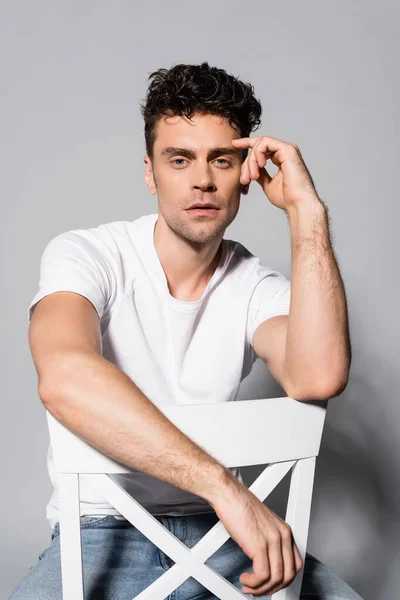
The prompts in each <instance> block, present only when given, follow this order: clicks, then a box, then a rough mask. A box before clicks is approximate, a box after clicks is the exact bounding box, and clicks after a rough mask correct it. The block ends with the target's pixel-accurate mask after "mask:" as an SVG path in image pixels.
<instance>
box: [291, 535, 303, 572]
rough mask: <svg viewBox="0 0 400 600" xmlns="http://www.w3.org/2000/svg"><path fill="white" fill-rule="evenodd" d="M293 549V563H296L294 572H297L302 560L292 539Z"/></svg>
mask: <svg viewBox="0 0 400 600" xmlns="http://www.w3.org/2000/svg"><path fill="white" fill-rule="evenodd" d="M293 550H294V559H295V565H296V573H298V572H299V571H301V569H302V568H303V566H304V561H303V559H302V558H301V554H300V552H299V549H298V547H297V546H296V544H295V542H294V541H293Z"/></svg>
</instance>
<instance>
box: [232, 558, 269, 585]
mask: <svg viewBox="0 0 400 600" xmlns="http://www.w3.org/2000/svg"><path fill="white" fill-rule="evenodd" d="M270 576H271V571H270V566H269V559H268V552H267V549H265V552H258V554H256V555H255V557H254V560H253V572H252V573H242V575H241V576H240V578H239V579H240V581H241V583H243V584H244V585H245V586H248V587H250V588H257V587H259V586H260V585H262V584H263V583H265V581H266V580H267V579H269V578H270Z"/></svg>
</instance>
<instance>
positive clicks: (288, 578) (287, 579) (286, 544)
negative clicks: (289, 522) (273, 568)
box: [282, 529, 297, 587]
mask: <svg viewBox="0 0 400 600" xmlns="http://www.w3.org/2000/svg"><path fill="white" fill-rule="evenodd" d="M286 531H287V533H285V534H283V536H285V537H282V555H283V561H284V575H283V587H287V586H288V585H290V584H291V583H292V581H293V580H294V578H295V577H296V575H297V569H296V560H295V550H294V546H295V544H294V539H293V534H292V531H291V530H290V529H289V530H286Z"/></svg>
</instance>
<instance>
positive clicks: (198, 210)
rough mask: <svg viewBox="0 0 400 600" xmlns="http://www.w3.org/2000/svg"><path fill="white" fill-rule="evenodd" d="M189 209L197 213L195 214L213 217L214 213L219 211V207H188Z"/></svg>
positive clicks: (190, 211)
mask: <svg viewBox="0 0 400 600" xmlns="http://www.w3.org/2000/svg"><path fill="white" fill-rule="evenodd" d="M187 211H188V212H189V213H192V214H195V215H207V216H209V217H211V216H212V215H216V214H217V213H218V212H219V208H209V207H206V208H197V207H194V208H188V209H187Z"/></svg>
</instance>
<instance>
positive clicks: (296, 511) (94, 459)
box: [46, 396, 327, 600]
mask: <svg viewBox="0 0 400 600" xmlns="http://www.w3.org/2000/svg"><path fill="white" fill-rule="evenodd" d="M326 406H327V401H325V402H324V401H318V402H307V403H305V402H298V401H296V400H294V399H293V398H288V397H286V396H285V397H282V398H265V399H260V400H242V401H235V402H229V403H217V404H210V405H204V404H201V405H200V404H195V405H167V406H164V407H160V410H162V412H163V413H164V414H165V416H166V417H167V418H168V419H169V420H170V421H172V422H173V423H174V424H175V425H176V426H177V427H178V428H179V429H181V430H182V431H183V432H184V433H185V434H186V435H187V436H188V437H190V438H191V439H192V440H193V441H195V442H196V443H197V444H198V445H199V446H201V447H202V448H203V449H204V450H206V451H207V452H208V453H209V454H210V455H211V456H213V457H214V458H215V459H216V460H218V461H219V462H220V463H221V464H224V465H225V466H226V467H228V468H230V467H235V466H236V467H242V466H248V465H258V464H266V463H268V464H267V466H266V467H265V469H264V470H263V472H262V473H261V474H260V475H259V476H258V477H257V479H256V480H255V481H254V482H253V484H252V485H251V486H250V488H249V489H250V491H251V492H253V494H255V495H256V496H257V498H258V499H259V500H260V501H262V502H263V501H264V500H265V499H266V498H267V497H268V495H269V494H270V493H271V492H272V490H273V489H274V488H275V487H276V486H277V485H278V483H279V482H280V481H281V480H282V479H283V477H284V476H285V475H286V474H287V473H288V472H289V471H291V475H290V488H289V495H288V503H287V509H286V516H285V521H286V522H287V523H288V524H289V525H290V526H291V528H292V531H293V536H294V539H295V542H296V545H297V547H298V549H299V552H300V555H301V557H302V560H303V563H304V561H305V555H306V548H307V537H308V529H309V520H310V510H311V500H312V490H313V484H314V473H315V461H316V457H317V456H318V454H319V448H320V443H321V438H322V431H323V426H324V421H325V415H326ZM46 416H47V421H48V426H49V432H50V440H51V444H52V447H53V456H54V463H55V469H56V473H57V477H58V480H59V486H60V487H59V511H60V512H59V521H60V551H61V571H62V589H63V600H84V580H83V569H82V547H81V530H80V505H79V476H80V475H81V474H85V475H86V476H89V477H87V480H89V481H90V482H91V483H92V484H93V486H94V487H95V488H96V489H98V490H99V492H100V493H101V495H102V496H103V497H104V498H105V499H106V500H107V501H108V502H109V503H110V504H111V505H112V506H114V507H115V508H116V510H117V511H118V512H119V513H121V515H123V516H124V517H125V518H126V519H127V520H128V521H129V522H130V523H132V525H134V526H135V527H136V528H137V529H138V530H139V531H141V532H142V533H143V535H145V536H146V537H147V538H148V539H149V540H150V541H151V542H152V543H154V544H155V545H156V546H157V547H158V548H160V549H161V550H162V551H163V552H164V553H165V554H167V555H168V556H169V557H170V558H171V559H172V560H173V561H174V562H175V564H174V565H173V566H172V567H171V568H170V569H168V570H167V571H166V572H165V573H164V574H163V575H162V576H161V577H159V578H158V579H157V580H156V581H154V582H153V583H152V584H150V585H149V586H148V587H147V588H146V589H145V590H143V591H142V592H141V593H140V594H138V595H137V596H135V599H132V600H164V599H165V598H166V597H167V596H168V595H169V594H171V593H172V592H173V591H174V590H175V589H176V588H177V587H179V586H180V585H181V584H182V583H183V582H184V581H185V580H186V579H188V578H189V577H193V578H195V579H197V581H199V582H200V583H201V584H202V585H203V586H204V587H205V588H206V589H208V590H209V591H210V592H212V594H213V595H214V596H216V597H217V598H221V599H222V600H234V599H235V598H237V599H239V598H246V597H247V596H245V595H244V594H243V593H242V592H241V591H240V590H238V588H236V587H235V586H234V585H232V584H231V583H230V582H229V581H227V580H226V579H225V578H224V577H222V576H221V575H220V574H219V573H217V572H216V571H215V570H213V569H212V568H211V567H209V566H208V565H206V564H205V561H206V560H207V559H208V558H209V557H210V556H211V555H212V554H214V552H216V551H217V550H218V549H219V548H220V547H221V546H222V545H223V544H224V543H225V542H226V541H227V539H228V538H229V537H230V535H229V533H228V532H227V530H226V529H225V527H224V525H223V523H222V521H218V522H217V523H216V524H215V525H214V526H213V527H212V528H211V529H210V531H208V532H207V534H206V535H204V536H203V538H202V539H201V540H200V541H199V542H198V543H197V544H196V545H195V546H194V547H193V548H190V549H189V548H188V547H187V546H186V545H185V544H184V543H183V542H181V540H179V539H178V538H177V537H176V536H175V535H174V534H173V533H171V532H170V531H169V530H168V529H167V528H166V527H164V525H163V524H162V523H160V521H158V520H157V519H156V518H155V517H154V516H153V515H152V514H151V513H150V512H149V511H147V510H146V509H145V508H144V507H143V506H142V505H141V504H140V503H139V502H137V501H136V500H135V498H133V497H132V496H131V495H130V494H128V492H127V491H126V490H125V489H124V488H122V487H121V486H120V485H119V483H118V482H116V481H114V480H113V479H112V478H111V476H110V475H112V474H117V473H131V472H132V471H131V469H129V468H128V467H127V466H126V465H123V464H121V463H118V462H116V461H114V460H113V459H111V458H110V457H108V456H106V455H105V454H103V453H101V452H100V451H98V450H97V449H96V448H94V447H93V446H91V445H90V444H88V443H87V442H86V441H84V440H83V439H82V438H81V437H79V436H77V435H75V434H74V433H73V432H71V431H70V430H68V429H67V428H66V427H65V426H64V425H63V424H61V423H60V422H59V421H57V420H56V419H55V418H54V417H53V416H52V415H51V414H50V413H49V412H48V411H46ZM302 579H303V569H302V570H301V571H299V573H298V574H297V576H296V578H295V579H294V581H293V582H292V583H291V584H290V585H289V586H288V587H286V588H285V589H283V590H280V591H279V592H276V593H275V594H273V600H299V597H300V590H301V584H302Z"/></svg>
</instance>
